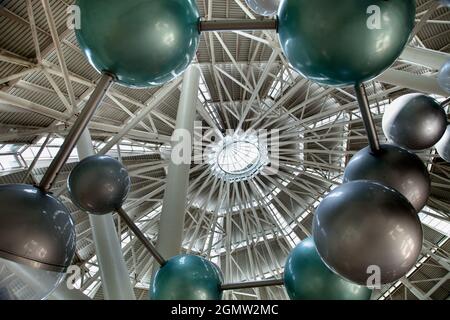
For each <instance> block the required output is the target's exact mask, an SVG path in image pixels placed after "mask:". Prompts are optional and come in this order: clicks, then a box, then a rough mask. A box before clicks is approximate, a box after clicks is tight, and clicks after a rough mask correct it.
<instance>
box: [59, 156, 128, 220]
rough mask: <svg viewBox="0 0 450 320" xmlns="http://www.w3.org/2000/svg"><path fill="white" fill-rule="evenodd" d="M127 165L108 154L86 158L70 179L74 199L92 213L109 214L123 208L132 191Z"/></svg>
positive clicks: (71, 193)
mask: <svg viewBox="0 0 450 320" xmlns="http://www.w3.org/2000/svg"><path fill="white" fill-rule="evenodd" d="M130 185H131V181H130V177H129V176H128V172H127V170H126V169H125V167H124V166H123V165H122V164H121V163H120V162H119V161H117V160H116V159H113V158H111V157H108V156H98V155H96V156H92V157H88V158H85V159H83V160H82V161H80V163H78V164H77V166H76V167H75V168H74V169H73V170H72V172H71V173H70V175H69V178H68V179H67V188H68V190H69V194H70V196H71V198H72V201H73V202H74V203H75V204H76V205H77V206H78V207H79V208H80V209H83V210H85V211H86V212H88V213H91V214H107V213H110V212H112V211H114V210H116V209H117V208H120V207H121V206H122V204H123V202H124V201H125V199H126V197H127V195H128V192H129V190H130Z"/></svg>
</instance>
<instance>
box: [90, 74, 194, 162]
mask: <svg viewBox="0 0 450 320" xmlns="http://www.w3.org/2000/svg"><path fill="white" fill-rule="evenodd" d="M181 80H182V78H181V77H179V78H177V79H175V80H174V81H173V82H171V83H169V84H167V85H165V86H164V87H162V88H161V89H159V90H158V91H157V92H156V93H155V94H154V95H153V96H152V98H151V99H150V101H148V103H147V104H146V106H145V107H144V108H143V109H141V110H140V111H139V113H138V114H137V115H136V116H135V117H134V118H133V119H132V120H131V121H130V122H129V123H128V124H127V125H125V127H123V128H122V129H121V130H120V132H119V133H118V134H117V135H116V136H114V137H113V138H112V139H111V140H110V141H108V143H107V144H106V145H105V146H104V147H103V148H102V150H100V152H99V153H100V154H105V153H106V152H108V151H109V150H110V149H111V148H112V147H114V146H115V145H116V144H117V143H118V142H119V141H120V140H121V139H122V138H123V137H124V136H125V135H126V134H127V133H128V132H129V131H130V130H131V129H133V128H134V127H136V126H137V125H138V124H139V122H141V121H142V120H144V119H145V117H147V115H148V114H149V113H150V112H151V111H152V110H153V109H154V108H155V107H157V106H158V104H159V103H160V102H161V101H162V100H164V99H165V98H166V97H167V95H168V94H170V93H171V92H172V91H173V90H174V89H175V88H176V87H178V85H179V84H180V82H181ZM196 97H197V96H196Z"/></svg>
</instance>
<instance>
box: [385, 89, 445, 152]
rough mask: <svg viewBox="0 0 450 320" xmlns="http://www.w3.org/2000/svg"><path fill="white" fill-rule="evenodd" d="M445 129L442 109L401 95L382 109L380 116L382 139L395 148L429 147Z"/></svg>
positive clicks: (422, 97)
mask: <svg viewBox="0 0 450 320" xmlns="http://www.w3.org/2000/svg"><path fill="white" fill-rule="evenodd" d="M446 127H447V116H446V114H445V111H444V109H443V108H442V107H441V106H440V104H439V103H438V102H437V101H436V100H435V99H433V98H431V97H429V96H426V95H423V94H420V93H412V94H407V95H404V96H402V97H400V98H398V99H396V100H394V102H392V103H391V105H389V106H387V107H386V111H385V113H384V115H383V131H384V134H385V136H386V137H387V138H388V139H389V140H390V141H392V142H394V143H395V144H398V145H400V146H402V147H405V148H407V149H410V150H423V149H427V148H431V147H433V146H434V145H435V144H436V143H437V142H438V141H439V140H440V139H441V137H442V135H443V134H444V132H445V128H446Z"/></svg>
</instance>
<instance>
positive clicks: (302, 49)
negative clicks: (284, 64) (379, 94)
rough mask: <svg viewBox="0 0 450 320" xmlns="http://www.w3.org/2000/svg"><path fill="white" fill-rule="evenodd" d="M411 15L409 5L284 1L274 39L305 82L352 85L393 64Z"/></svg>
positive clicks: (367, 0)
mask: <svg viewBox="0 0 450 320" xmlns="http://www.w3.org/2000/svg"><path fill="white" fill-rule="evenodd" d="M415 12H416V4H415V1H414V0H391V1H385V0H340V1H339V5H337V4H336V1H335V0H314V1H311V0H283V1H282V2H281V4H280V7H279V9H278V34H279V38H280V44H281V48H282V50H283V52H284V54H285V55H286V57H287V59H288V60H289V62H290V63H291V64H292V66H293V67H294V68H295V69H296V70H297V71H298V72H299V73H301V74H302V75H303V76H305V77H306V78H308V79H310V80H313V81H316V82H318V83H320V84H325V85H331V86H347V85H355V84H358V83H362V82H364V81H368V80H371V79H373V78H375V77H376V76H378V75H379V74H381V73H382V72H383V71H385V70H386V69H387V68H389V67H390V66H391V65H392V64H393V63H394V62H395V60H397V58H398V57H399V56H400V54H401V53H402V51H403V49H404V47H405V45H406V44H407V42H408V40H409V36H410V34H411V31H412V29H413V27H414V18H415Z"/></svg>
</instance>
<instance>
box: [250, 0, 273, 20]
mask: <svg viewBox="0 0 450 320" xmlns="http://www.w3.org/2000/svg"><path fill="white" fill-rule="evenodd" d="M280 2H281V0H245V3H247V6H249V8H250V9H252V10H253V12H255V13H256V14H259V15H261V16H268V17H269V16H273V15H274V14H275V13H277V11H278V7H279V5H280Z"/></svg>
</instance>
